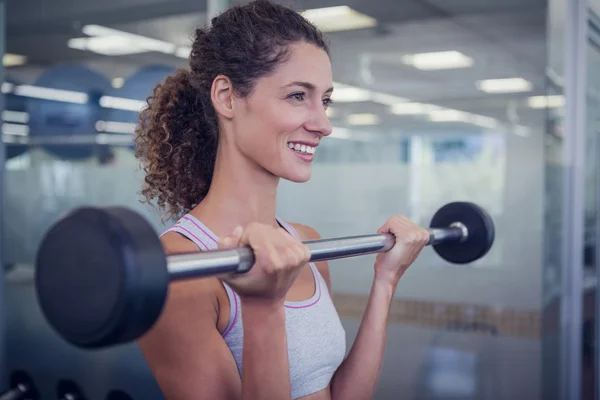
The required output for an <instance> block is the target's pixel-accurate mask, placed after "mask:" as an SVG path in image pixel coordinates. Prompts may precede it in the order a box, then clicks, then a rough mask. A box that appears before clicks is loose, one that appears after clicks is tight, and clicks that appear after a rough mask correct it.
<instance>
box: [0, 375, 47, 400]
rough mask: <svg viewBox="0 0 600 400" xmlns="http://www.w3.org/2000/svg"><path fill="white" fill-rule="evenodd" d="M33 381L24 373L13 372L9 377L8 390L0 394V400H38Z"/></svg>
mask: <svg viewBox="0 0 600 400" xmlns="http://www.w3.org/2000/svg"><path fill="white" fill-rule="evenodd" d="M39 399H40V396H39V393H38V391H37V389H36V387H35V385H34V384H33V381H32V380H31V378H30V377H29V375H27V374H26V373H25V372H24V371H15V372H13V373H12V374H11V376H10V389H9V390H7V391H6V392H4V393H2V394H0V400H39Z"/></svg>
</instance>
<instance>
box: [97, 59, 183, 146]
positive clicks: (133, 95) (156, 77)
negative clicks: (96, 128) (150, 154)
mask: <svg viewBox="0 0 600 400" xmlns="http://www.w3.org/2000/svg"><path fill="white" fill-rule="evenodd" d="M175 71H176V70H175V69H174V68H172V67H169V66H162V65H150V66H146V67H144V68H142V69H140V70H138V71H137V72H135V73H134V74H133V75H131V76H130V77H128V78H127V79H126V80H125V83H124V84H123V86H122V87H120V88H118V89H112V90H111V91H110V92H108V93H106V95H107V96H112V97H119V98H124V99H131V100H138V101H143V102H145V101H146V99H147V98H148V97H149V96H151V95H152V91H153V89H154V87H155V86H156V85H157V84H159V83H161V82H162V81H163V80H164V79H165V78H166V77H167V76H168V75H170V74H172V73H174V72H175ZM101 120H102V121H109V122H121V123H130V124H137V123H138V122H139V111H133V110H119V109H116V108H105V109H103V111H102V115H101ZM107 133H124V132H107ZM131 139H132V138H131V137H129V146H128V147H129V148H130V149H131V150H134V148H135V144H134V143H133V141H132V140H131Z"/></svg>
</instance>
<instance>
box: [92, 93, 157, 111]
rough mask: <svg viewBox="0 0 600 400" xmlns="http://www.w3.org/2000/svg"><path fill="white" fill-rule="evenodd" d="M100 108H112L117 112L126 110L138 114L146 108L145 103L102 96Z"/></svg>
mask: <svg viewBox="0 0 600 400" xmlns="http://www.w3.org/2000/svg"><path fill="white" fill-rule="evenodd" d="M100 106H101V107H104V108H114V109H117V110H126V111H134V112H140V111H142V110H143V109H144V108H145V107H146V102H145V101H141V100H133V99H125V98H122V97H113V96H102V97H101V98H100Z"/></svg>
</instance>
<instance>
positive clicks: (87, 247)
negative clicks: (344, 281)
mask: <svg viewBox="0 0 600 400" xmlns="http://www.w3.org/2000/svg"><path fill="white" fill-rule="evenodd" d="M429 233H430V240H429V242H428V245H432V246H433V248H434V250H435V251H436V252H437V253H438V254H439V255H440V256H441V257H442V258H445V259H446V260H448V261H450V262H454V263H463V264H464V263H468V262H472V261H475V260H477V259H479V258H481V257H483V256H484V255H485V254H486V253H487V252H488V251H489V249H490V248H491V246H492V244H493V241H494V224H493V222H492V220H491V217H490V216H489V215H488V214H487V213H486V212H485V211H484V210H483V209H482V208H481V207H479V206H477V205H475V204H473V203H467V202H456V203H450V204H447V205H445V206H444V207H442V208H441V209H440V210H438V211H437V212H436V213H435V215H434V216H433V219H432V221H431V226H430V229H429ZM304 243H305V244H306V245H307V246H308V247H309V249H310V252H311V261H313V262H316V261H324V260H332V259H338V258H344V257H351V256H358V255H365V254H371V253H379V252H385V251H388V250H389V249H391V248H392V247H393V246H394V243H395V239H394V236H393V235H391V234H378V235H366V236H354V237H345V238H335V239H321V240H313V241H306V242H304ZM253 264H254V256H253V253H252V250H251V249H250V248H238V249H232V250H219V251H208V252H199V253H192V254H180V255H170V256H168V257H167V256H166V255H165V253H164V251H163V248H162V245H161V243H160V240H159V238H158V237H157V235H156V233H155V232H154V229H153V227H152V226H151V225H150V224H149V223H148V222H147V221H146V220H145V219H144V218H143V217H142V216H140V215H139V214H137V213H136V212H134V211H132V210H129V209H126V208H121V207H109V208H93V207H83V208H79V209H77V210H74V211H72V212H71V213H69V214H67V215H65V216H64V217H63V218H62V219H60V220H59V221H57V222H56V223H55V224H54V226H53V227H51V228H50V230H49V231H48V232H47V233H46V235H45V236H44V238H43V240H42V242H41V245H40V247H39V249H38V253H37V258H36V273H35V280H36V281H35V288H36V291H37V299H38V303H39V305H40V308H41V310H42V313H43V314H44V316H45V318H46V319H47V320H48V322H49V324H50V325H51V326H52V328H53V329H54V330H55V331H56V332H57V333H58V334H59V335H60V336H61V337H62V338H63V339H65V340H66V341H67V342H70V343H72V344H74V345H76V346H79V347H82V348H101V347H107V346H112V345H117V344H122V343H127V342H130V341H133V340H135V339H136V338H138V337H140V336H141V335H143V334H144V333H145V332H146V331H148V330H149V329H150V328H151V327H152V325H153V324H154V322H155V321H156V320H157V319H158V317H159V315H160V313H161V312H162V308H163V305H164V302H165V298H166V295H167V290H168V286H169V282H170V281H175V280H181V279H190V278H200V277H208V276H215V275H222V274H227V273H244V272H247V271H248V270H250V268H251V267H252V265H253Z"/></svg>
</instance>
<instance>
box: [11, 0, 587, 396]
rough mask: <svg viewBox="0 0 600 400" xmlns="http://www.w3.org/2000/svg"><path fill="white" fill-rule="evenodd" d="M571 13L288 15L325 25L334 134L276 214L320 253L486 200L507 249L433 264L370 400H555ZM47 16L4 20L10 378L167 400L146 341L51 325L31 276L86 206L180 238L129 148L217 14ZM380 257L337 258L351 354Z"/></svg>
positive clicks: (424, 6)
mask: <svg viewBox="0 0 600 400" xmlns="http://www.w3.org/2000/svg"><path fill="white" fill-rule="evenodd" d="M557 2H558V0H557ZM557 2H554V3H553V1H550V2H549V3H548V4H547V3H546V1H540V0H526V1H524V0H492V1H487V2H480V1H477V0H472V1H460V2H456V1H448V0H431V1H428V2H427V3H423V2H417V1H412V0H371V1H366V0H362V1H353V2H349V3H344V2H342V1H327V2H325V1H309V0H306V1H297V2H294V4H296V5H297V6H298V7H302V8H305V9H310V10H311V12H310V13H308V14H306V15H307V16H308V17H309V18H311V19H312V20H313V21H314V22H315V23H316V24H317V25H318V26H319V27H321V28H322V29H323V30H324V31H325V32H326V35H327V38H328V40H329V41H330V45H331V52H332V66H333V76H334V81H335V82H334V86H335V94H334V99H333V100H334V105H333V106H332V107H331V109H330V111H329V117H330V120H331V122H332V124H333V126H334V133H333V134H332V135H331V137H329V138H327V139H325V140H324V141H323V142H322V144H321V145H320V146H319V148H318V151H317V153H316V161H315V164H314V169H313V177H312V178H311V180H310V181H309V182H308V183H306V184H294V183H291V182H285V181H284V182H282V183H281V185H280V190H279V194H278V196H279V197H278V213H279V215H280V216H281V217H282V218H284V219H286V220H289V221H294V222H300V223H303V224H306V225H310V226H312V227H314V228H315V229H317V230H318V231H319V233H320V234H321V236H323V237H334V236H349V235H359V234H368V233H373V232H375V230H376V229H377V228H378V227H379V226H380V225H381V224H382V223H383V222H384V221H385V220H386V219H387V218H388V217H389V216H391V215H395V214H405V215H408V216H409V217H410V218H412V219H413V220H414V221H416V222H417V223H419V224H422V225H424V226H428V224H429V221H430V219H431V216H432V215H433V214H434V212H435V211H436V210H437V209H438V208H439V207H441V206H442V205H444V204H446V203H448V202H451V201H472V202H475V203H477V204H479V205H481V206H482V207H484V208H485V209H486V210H487V211H488V212H489V213H490V214H491V216H492V217H493V219H494V223H495V228H496V239H495V243H494V246H493V248H492V249H491V251H490V252H489V253H488V254H487V255H486V256H485V257H483V258H482V259H480V260H478V261H476V262H474V263H472V264H470V265H467V266H456V265H452V264H449V263H447V262H445V261H443V260H442V259H441V258H440V257H439V256H437V255H436V254H435V252H434V251H433V250H432V249H426V250H424V251H423V253H422V254H421V256H420V257H419V259H418V260H417V262H416V263H415V264H414V265H413V266H411V268H410V269H409V271H408V272H407V274H406V275H405V276H404V277H403V279H402V281H401V283H400V286H399V287H398V290H397V292H396V295H395V299H394V303H393V305H392V308H391V315H390V322H389V334H388V343H387V348H386V353H385V362H384V367H383V369H382V372H381V378H380V380H379V383H378V390H377V395H376V399H390V398H402V399H448V398H452V399H480V398H484V399H486V400H496V399H498V400H499V399H538V398H544V399H547V398H552V397H545V395H546V394H547V393H557V390H558V389H557V388H554V386H552V384H553V383H554V382H555V383H557V384H558V382H559V379H558V376H559V375H558V374H559V372H558V371H559V370H558V361H553V360H557V359H558V358H557V357H558V351H554V352H552V351H544V352H542V343H543V345H544V348H546V346H548V348H551V349H556V348H560V346H558V342H559V341H560V338H559V335H558V333H557V334H556V335H555V336H552V334H547V332H550V331H547V330H546V327H544V329H542V321H546V322H547V321H549V320H548V319H547V318H548V316H549V315H551V314H548V313H549V312H550V313H551V311H549V310H552V309H554V310H557V308H556V307H558V309H560V306H561V303H560V301H557V300H556V299H557V298H559V297H557V296H559V295H557V294H556V293H555V292H553V290H555V289H556V290H560V282H561V281H560V279H561V273H562V272H561V271H562V270H561V267H562V264H561V262H562V258H561V249H562V247H561V246H562V243H563V242H562V236H561V234H560V232H561V231H562V222H563V214H562V201H563V195H564V185H563V181H562V178H563V174H564V164H563V159H562V154H563V153H562V152H563V141H562V138H563V132H564V124H563V118H564V96H563V94H564V93H563V89H562V84H561V83H560V80H561V78H560V77H562V76H564V75H563V70H562V68H563V67H562V62H563V60H564V54H563V53H564V46H562V44H561V43H562V42H563V41H564V24H562V23H560V22H557V21H556V20H554V19H553V18H558V19H560V17H559V14H556V13H553V12H552V11H553V8H552V7H558V5H557V4H558V3H557ZM39 3H40V2H39V0H21V1H19V2H11V3H10V4H9V5H8V10H7V12H8V28H7V43H6V45H7V52H8V53H9V54H11V55H12V56H14V57H13V58H12V59H13V64H11V66H10V67H8V68H7V75H6V79H5V81H4V85H3V88H2V90H3V92H4V93H5V96H6V112H5V113H4V125H3V141H4V143H5V146H6V154H7V159H6V162H5V164H4V166H5V169H6V171H5V186H4V192H3V194H4V199H3V200H4V208H3V211H4V216H5V218H4V222H3V226H2V232H3V236H2V246H3V249H4V252H3V254H2V260H3V263H4V266H5V268H6V269H7V301H6V304H7V310H8V341H9V346H8V354H7V358H8V359H7V367H8V369H9V371H10V370H15V369H26V370H27V371H30V372H31V374H32V375H33V376H34V377H35V379H36V382H38V384H39V386H40V388H41V390H43V391H44V392H45V393H51V394H49V395H48V396H53V393H54V386H55V384H56V382H57V380H59V379H63V378H67V377H69V379H73V380H76V381H77V382H78V383H79V384H80V385H81V386H82V387H83V388H84V389H85V390H86V391H87V392H89V393H96V394H97V396H99V397H98V399H100V398H101V396H103V393H106V392H107V391H108V390H110V389H113V388H120V389H121V390H125V391H127V392H129V393H130V394H131V395H133V396H134V398H139V399H149V398H157V397H155V396H156V395H157V393H158V388H157V386H156V385H155V383H154V381H153V378H152V376H151V374H150V372H149V370H148V368H147V366H146V364H145V361H144V360H143V358H142V356H141V354H140V353H139V351H138V349H137V348H136V347H135V346H134V345H131V346H124V347H122V348H118V349H111V350H107V351H102V352H94V353H90V352H84V351H80V350H78V349H74V348H72V347H71V346H68V345H66V344H65V343H63V342H62V341H60V340H59V339H58V338H57V337H56V336H55V335H54V334H53V333H52V332H51V331H50V330H49V328H48V326H47V325H46V324H45V322H44V321H43V319H42V318H41V316H40V313H39V310H38V308H37V304H36V299H35V296H34V295H33V288H32V273H31V269H32V268H31V267H32V265H33V263H34V260H35V253H36V250H37V247H38V244H39V241H40V239H41V237H42V236H43V235H44V233H45V232H46V230H47V229H48V227H49V226H51V224H52V223H53V222H55V221H56V220H57V218H59V217H60V216H61V215H63V214H64V213H66V212H68V211H69V210H72V209H73V208H75V207H78V206H81V205H124V206H127V207H128V208H132V209H135V210H136V211H138V212H139V213H141V214H142V215H144V216H145V217H146V218H147V219H148V220H149V221H151V223H152V224H153V225H154V226H155V228H156V231H157V233H159V232H161V231H163V230H164V229H165V228H166V227H167V226H168V225H169V224H170V223H172V221H166V222H163V221H161V218H160V216H159V215H157V214H156V213H155V212H154V210H153V209H152V208H150V207H149V206H147V205H145V204H142V203H140V202H139V198H140V197H139V194H138V192H139V188H140V183H141V180H142V179H143V176H142V174H141V171H140V170H139V167H138V165H137V162H136V160H135V157H134V153H133V148H132V143H131V132H132V130H133V127H134V126H135V122H136V117H137V112H138V111H139V107H140V104H141V102H142V101H143V100H144V98H145V97H146V96H147V95H149V94H150V92H151V90H152V87H153V86H154V85H155V84H156V83H158V82H159V81H160V80H162V79H163V78H164V77H165V76H166V75H167V74H169V73H172V72H173V71H174V70H175V69H176V68H178V67H180V66H184V65H185V63H186V57H187V54H188V53H189V46H190V42H189V38H190V36H191V34H192V33H193V30H194V28H195V27H196V26H199V25H204V24H205V23H206V20H207V17H206V12H207V10H206V9H205V7H204V5H203V4H200V3H202V2H197V1H189V2H186V1H182V2H177V6H173V4H172V2H169V1H167V0H163V1H152V2H148V1H122V0H121V1H116V0H115V1H104V2H94V1H91V0H81V1H79V2H77V3H71V2H67V1H66V0H65V1H52V2H50V1H49V0H46V1H45V2H43V3H44V4H45V6H48V7H40V6H39ZM149 3H152V4H151V5H152V6H150V5H149ZM221 3H223V2H221ZM236 3H237V2H236ZM50 4H52V5H53V6H55V7H56V8H55V9H54V10H55V11H49V10H50V8H49V5H50ZM344 5H346V6H347V7H342V8H337V9H333V10H332V9H328V10H326V11H323V10H322V8H323V7H325V6H328V7H329V6H344ZM562 7H564V6H562ZM549 11H550V12H549ZM563 11H564V10H563ZM563 18H564V16H563ZM109 29H112V30H109ZM130 34H136V35H138V37H137V38H136V41H137V42H136V43H137V44H138V45H140V43H144V41H147V40H149V39H155V40H160V41H161V43H163V44H166V46H165V48H168V49H170V50H169V51H166V50H164V51H162V50H159V49H157V48H155V49H154V50H152V51H150V50H148V49H147V48H139V47H138V48H136V47H135V44H136V43H132V42H130V41H127V40H125V39H123V38H125V37H127V35H130ZM111 38H112V41H111ZM115 38H121V39H120V40H114V39H115ZM111 46H112V47H111ZM561 46H562V47H561ZM142 47H143V46H142ZM557 65H558V66H557ZM590 79H591V78H590ZM590 109H591V108H590ZM590 118H591V117H590ZM593 137H594V136H593V135H590V140H592V139H593ZM591 143H592V142H590V146H592V144H591ZM588 150H590V151H591V147H588ZM593 168H595V167H594V166H593V165H591V164H590V171H592V170H593ZM591 179H593V177H591ZM590 193H591V192H590ZM594 201H595V200H594V198H592V197H590V203H588V204H592V203H593V202H594ZM590 211H591V212H590V214H589V217H590V218H595V215H596V214H594V213H593V211H594V209H593V208H592V209H590ZM590 240H592V239H590ZM373 260H374V256H366V257H357V258H352V259H344V260H338V261H332V262H331V263H330V265H331V276H332V284H333V291H334V301H335V303H336V307H337V309H338V312H339V314H340V317H341V319H342V322H343V324H344V327H345V329H346V334H347V339H348V346H350V345H351V344H352V341H353V339H354V337H355V335H356V332H357V330H358V326H359V324H360V319H361V317H362V311H363V310H364V307H365V304H366V301H367V298H368V294H369V289H370V287H371V282H372V278H373V268H372V265H373ZM553 293H554V294H553ZM552 307H554V308H552ZM555 315H559V314H558V313H557V314H555ZM542 316H544V317H545V318H544V319H542ZM553 326H555V327H556V328H557V329H558V319H556V320H555V325H553ZM542 332H544V335H542ZM542 337H544V340H542ZM32 349H45V350H44V352H46V353H45V355H44V357H40V354H39V353H38V352H34V351H32ZM542 355H543V358H542ZM542 360H543V364H542ZM542 365H543V366H544V368H542ZM553 374H554V375H553ZM555 378H556V379H555ZM546 385H548V386H546ZM555 389H556V390H555Z"/></svg>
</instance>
